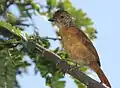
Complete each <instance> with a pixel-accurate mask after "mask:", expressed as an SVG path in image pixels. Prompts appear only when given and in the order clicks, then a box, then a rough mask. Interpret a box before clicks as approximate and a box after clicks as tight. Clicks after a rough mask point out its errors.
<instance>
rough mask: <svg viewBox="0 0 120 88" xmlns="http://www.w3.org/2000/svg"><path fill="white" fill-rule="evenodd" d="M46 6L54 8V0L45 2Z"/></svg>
mask: <svg viewBox="0 0 120 88" xmlns="http://www.w3.org/2000/svg"><path fill="white" fill-rule="evenodd" d="M47 5H49V6H50V7H52V8H53V7H55V6H56V0H47Z"/></svg>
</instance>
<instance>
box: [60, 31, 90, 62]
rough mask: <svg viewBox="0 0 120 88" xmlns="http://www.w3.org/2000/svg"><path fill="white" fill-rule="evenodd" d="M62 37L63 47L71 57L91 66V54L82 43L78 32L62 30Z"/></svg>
mask: <svg viewBox="0 0 120 88" xmlns="http://www.w3.org/2000/svg"><path fill="white" fill-rule="evenodd" d="M60 35H61V38H62V41H61V42H62V44H63V47H64V49H65V50H66V51H67V52H68V54H69V55H70V56H71V58H72V60H73V61H75V62H77V63H80V64H81V63H82V64H89V61H87V58H88V57H90V56H91V54H90V52H89V51H88V50H87V48H86V47H85V46H84V44H83V43H82V41H81V39H80V37H78V36H77V34H76V32H74V31H73V30H72V31H71V30H69V29H63V30H60Z"/></svg>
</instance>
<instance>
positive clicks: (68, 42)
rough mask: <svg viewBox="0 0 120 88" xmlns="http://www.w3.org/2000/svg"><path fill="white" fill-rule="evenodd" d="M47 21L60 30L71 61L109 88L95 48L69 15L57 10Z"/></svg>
mask: <svg viewBox="0 0 120 88" xmlns="http://www.w3.org/2000/svg"><path fill="white" fill-rule="evenodd" d="M49 21H51V22H55V24H56V25H57V26H58V28H59V29H60V30H59V31H60V36H61V42H62V44H63V47H64V49H65V50H66V52H68V54H69V55H70V57H71V59H72V61H74V62H76V63H78V64H80V65H84V66H88V67H90V68H91V69H92V70H93V71H95V72H96V73H97V75H98V77H99V78H100V80H101V83H104V84H105V85H106V86H108V87H109V88H111V85H110V83H109V81H108V79H107V77H106V76H105V74H104V73H103V71H102V69H101V68H100V60H99V56H98V53H97V51H96V49H95V47H94V46H93V44H92V42H91V41H90V39H89V38H88V37H87V36H86V34H85V33H84V32H83V31H82V30H80V29H78V28H77V27H76V25H75V22H74V21H73V19H72V17H71V16H70V14H69V13H68V12H67V11H64V10H58V11H56V12H55V13H54V15H53V17H52V18H50V19H49Z"/></svg>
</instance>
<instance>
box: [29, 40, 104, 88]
mask: <svg viewBox="0 0 120 88" xmlns="http://www.w3.org/2000/svg"><path fill="white" fill-rule="evenodd" d="M31 43H33V42H31ZM33 44H34V45H36V50H38V51H39V53H41V54H42V55H43V56H44V57H45V58H46V59H48V60H49V61H51V62H52V63H54V64H56V65H57V66H58V67H59V69H60V70H61V71H62V72H65V73H68V74H70V75H71V76H73V77H74V78H76V79H77V80H79V81H80V82H82V83H83V84H85V85H86V86H87V88H106V87H104V86H103V85H101V84H100V83H99V82H97V81H95V80H94V79H92V78H90V77H89V76H87V75H86V74H84V73H83V72H81V71H80V70H79V69H74V67H72V66H70V65H69V64H68V63H67V62H66V61H64V60H62V59H61V58H60V57H59V56H58V55H56V54H55V53H53V52H50V51H49V50H47V49H45V48H44V47H42V46H40V45H37V44H35V43H33ZM71 69H72V70H71Z"/></svg>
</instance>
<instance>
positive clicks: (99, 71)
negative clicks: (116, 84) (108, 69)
mask: <svg viewBox="0 0 120 88" xmlns="http://www.w3.org/2000/svg"><path fill="white" fill-rule="evenodd" d="M90 67H91V68H92V69H93V70H94V71H95V72H96V73H97V75H98V77H99V78H100V80H101V83H104V84H105V85H106V86H108V87H109V88H111V85H110V83H109V81H108V79H107V77H106V76H105V74H104V73H103V71H102V69H101V68H100V66H99V65H98V64H97V63H95V62H93V63H92V64H91V65H90Z"/></svg>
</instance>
